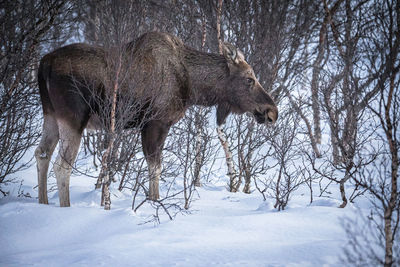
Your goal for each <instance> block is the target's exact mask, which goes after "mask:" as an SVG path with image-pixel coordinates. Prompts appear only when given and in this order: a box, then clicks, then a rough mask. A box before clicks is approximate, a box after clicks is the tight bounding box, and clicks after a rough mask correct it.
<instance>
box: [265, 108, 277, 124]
mask: <svg viewBox="0 0 400 267" xmlns="http://www.w3.org/2000/svg"><path fill="white" fill-rule="evenodd" d="M277 115H278V114H277V113H276V112H274V111H272V110H268V111H267V119H268V121H269V122H275V121H276V119H277V117H278V116H277Z"/></svg>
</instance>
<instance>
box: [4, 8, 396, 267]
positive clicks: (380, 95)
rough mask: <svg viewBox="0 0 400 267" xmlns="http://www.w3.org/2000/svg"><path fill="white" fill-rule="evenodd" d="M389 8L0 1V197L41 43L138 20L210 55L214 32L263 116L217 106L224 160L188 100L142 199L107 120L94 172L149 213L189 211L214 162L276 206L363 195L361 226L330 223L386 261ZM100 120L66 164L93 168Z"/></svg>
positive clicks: (124, 32) (391, 206)
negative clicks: (152, 197) (261, 120)
mask: <svg viewBox="0 0 400 267" xmlns="http://www.w3.org/2000/svg"><path fill="white" fill-rule="evenodd" d="M399 11H400V2H399V1H396V0H362V1H353V0H332V1H328V0H323V1H310V0H298V1H295V0H292V1H267V0H266V1H260V0H243V1H222V0H194V1H177V0H168V1H157V0H154V1H151V0H143V1H122V0H121V1H119V0H115V1H106V0H104V1H49V0H46V1H35V0H25V1H22V0H15V1H0V25H1V27H0V49H1V50H0V82H1V83H0V195H2V196H4V197H5V196H10V194H12V193H10V189H9V188H12V187H15V186H16V185H17V186H20V187H19V188H21V186H22V185H23V179H22V178H21V177H20V176H19V175H18V174H19V173H20V172H21V171H23V170H25V169H27V168H30V167H31V166H32V164H33V162H32V160H30V158H31V155H32V149H34V148H35V146H36V145H37V142H38V139H39V138H40V130H41V121H42V114H41V106H40V99H39V94H38V88H37V82H36V72H37V67H38V62H39V60H40V58H41V57H42V56H43V55H44V54H46V53H48V52H50V51H52V50H53V49H55V48H58V47H60V46H62V45H65V44H68V43H73V42H85V43H90V44H93V45H99V46H103V47H105V48H111V47H114V48H115V47H120V46H121V45H123V44H125V43H127V42H129V41H132V40H135V39H136V38H138V37H139V36H140V35H141V34H143V33H145V32H148V31H162V32H168V33H172V34H175V35H177V36H178V37H180V38H181V39H182V40H183V41H184V43H186V44H187V45H189V46H192V47H195V48H196V49H198V50H203V51H207V52H210V53H218V44H219V42H221V41H227V42H230V43H232V44H234V45H235V46H236V47H237V48H239V49H240V50H241V51H243V53H244V55H245V57H246V59H247V61H248V62H249V63H250V65H252V66H253V68H254V72H255V73H256V75H257V77H258V79H259V81H260V83H261V84H262V85H263V87H264V88H265V89H266V90H267V91H268V92H270V93H271V94H272V95H273V97H274V99H275V100H276V102H277V103H278V106H279V111H280V115H279V116H280V117H279V119H278V122H277V123H276V125H275V126H274V127H269V128H268V127H265V126H262V125H258V124H256V123H255V121H254V119H253V118H252V117H251V116H249V115H247V114H245V115H242V116H237V115H234V116H231V117H230V118H229V120H228V121H227V123H226V124H225V125H224V126H223V127H222V128H221V129H220V130H222V132H223V136H224V137H223V138H226V142H227V145H228V148H229V151H228V152H230V153H231V154H232V155H231V160H232V165H231V166H230V167H229V171H228V169H227V170H225V168H226V167H225V162H226V161H227V159H226V157H225V156H226V155H228V154H229V153H228V154H226V153H224V150H223V149H222V147H221V144H220V142H219V141H218V134H217V131H216V129H215V128H216V125H215V122H214V121H215V114H214V113H215V111H214V110H213V109H210V108H202V107H195V108H192V109H190V110H189V111H188V112H187V114H186V116H185V118H184V119H183V120H181V121H180V122H179V123H178V124H177V125H175V126H174V127H173V129H172V130H171V132H170V135H169V137H168V140H167V143H166V145H165V149H164V163H163V174H162V176H163V188H164V190H163V198H162V199H161V200H160V201H159V202H154V203H150V204H149V203H148V202H147V200H146V197H145V195H146V190H147V188H146V186H147V183H146V177H147V173H146V172H147V169H146V163H145V161H144V159H143V155H142V153H141V148H140V138H139V131H138V130H137V129H133V130H130V131H129V132H127V131H122V128H123V127H121V126H118V125H117V127H116V129H114V130H113V132H112V135H111V138H114V139H115V140H114V142H115V145H114V148H113V150H112V151H109V153H108V155H107V161H108V164H107V170H102V171H106V172H107V173H109V174H110V176H111V178H112V180H113V181H114V182H115V183H114V184H115V185H116V186H115V188H114V190H129V191H132V196H133V197H132V199H133V200H132V209H133V210H135V211H137V210H138V209H139V208H140V207H141V206H142V205H144V203H147V204H149V205H151V206H152V207H153V208H154V217H152V219H151V220H153V221H159V220H160V219H159V216H160V214H166V215H167V217H169V218H171V219H172V218H174V217H175V215H176V214H178V213H182V212H183V213H185V212H187V211H190V208H191V200H192V199H193V198H194V197H195V196H196V188H197V187H200V186H202V185H204V184H205V185H206V184H208V183H212V181H213V177H215V176H216V173H217V171H218V170H220V169H221V168H222V169H223V170H224V172H225V173H227V175H226V176H225V179H226V189H227V190H228V191H230V192H237V191H243V192H245V193H248V194H261V196H262V198H263V199H264V200H273V204H274V208H275V209H276V210H278V211H280V210H284V209H285V208H286V207H287V206H288V203H289V202H290V201H291V197H292V195H293V193H294V192H295V191H296V190H298V189H299V188H308V192H307V195H308V197H309V202H310V203H312V202H313V200H314V198H315V197H328V198H329V197H330V195H331V194H332V193H331V191H332V190H338V191H339V192H340V198H341V202H340V203H339V204H340V205H338V206H339V207H340V208H347V206H348V205H349V203H353V202H357V200H358V199H361V198H362V199H368V201H369V202H370V204H371V205H370V208H369V212H368V214H364V215H362V216H361V218H363V219H362V222H363V223H362V224H361V225H360V224H356V223H355V222H352V221H347V222H344V223H343V224H344V225H343V227H344V228H345V230H346V233H347V235H348V240H349V241H348V246H347V249H346V250H345V251H346V252H345V257H344V258H345V261H346V262H347V263H351V264H354V265H362V264H368V265H375V264H381V265H385V266H391V265H393V264H394V265H399V264H400V262H399V252H400V250H399V241H400V238H399V236H398V233H397V230H398V224H399V219H400V213H399V207H400V202H399V200H400V195H399V187H398V184H397V183H398V177H399V172H398V168H399V156H400V153H399V150H400V131H399V129H400V128H399V123H400V92H399V83H400V56H399V52H400V47H399V46H400V32H399V26H400V16H399ZM107 129H108V128H107V127H105V130H103V131H98V132H85V137H84V139H83V142H82V149H81V150H82V151H81V153H80V156H79V157H80V158H79V160H78V161H77V163H76V166H75V168H74V172H75V173H77V174H85V175H86V176H89V177H92V178H94V179H97V177H98V176H99V175H98V172H99V170H100V169H101V168H102V164H101V162H102V159H103V157H104V151H105V148H106V147H107V145H108V144H109V142H110V132H109V130H107ZM220 137H221V135H220ZM225 152H226V151H225ZM228 156H229V155H228ZM229 158H230V157H228V160H229ZM177 177H179V179H178V178H177ZM177 182H179V184H180V185H182V184H181V182H183V186H177V184H178V183H177ZM50 190H53V191H54V188H53V189H50ZM14 194H15V195H18V196H21V197H36V196H34V195H31V194H29V193H26V192H24V191H23V190H18V193H15V192H14ZM365 231H372V232H374V233H375V234H373V235H371V234H369V235H368V234H365ZM371 238H372V239H373V240H372V239H371ZM371 240H372V241H371ZM370 242H373V243H374V244H375V245H374V246H367V245H365V244H367V243H370ZM363 244H364V245H363Z"/></svg>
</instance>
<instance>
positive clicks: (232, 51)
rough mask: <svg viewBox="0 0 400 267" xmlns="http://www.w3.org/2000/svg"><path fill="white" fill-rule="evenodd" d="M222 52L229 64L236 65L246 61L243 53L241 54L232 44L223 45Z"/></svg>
mask: <svg viewBox="0 0 400 267" xmlns="http://www.w3.org/2000/svg"><path fill="white" fill-rule="evenodd" d="M222 50H223V53H224V57H225V58H226V60H228V62H232V63H235V64H239V62H240V61H244V56H243V54H242V52H240V51H239V50H238V49H237V48H236V47H234V46H233V45H232V44H230V43H226V42H225V43H223V44H222Z"/></svg>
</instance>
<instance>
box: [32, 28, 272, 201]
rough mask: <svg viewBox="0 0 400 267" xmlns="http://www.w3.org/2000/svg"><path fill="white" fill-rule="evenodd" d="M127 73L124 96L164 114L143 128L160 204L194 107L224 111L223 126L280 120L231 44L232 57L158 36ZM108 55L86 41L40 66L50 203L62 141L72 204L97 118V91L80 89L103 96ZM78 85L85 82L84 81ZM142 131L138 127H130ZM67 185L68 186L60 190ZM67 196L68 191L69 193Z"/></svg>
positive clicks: (134, 48)
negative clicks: (76, 167)
mask: <svg viewBox="0 0 400 267" xmlns="http://www.w3.org/2000/svg"><path fill="white" fill-rule="evenodd" d="M127 47H128V49H127V52H126V57H125V60H126V62H127V63H128V64H124V70H123V71H125V72H126V73H129V81H130V83H129V84H135V86H134V88H132V86H126V87H122V90H121V92H120V94H121V95H122V97H123V94H124V92H126V93H128V92H129V93H133V94H134V95H135V98H136V99H152V101H153V105H152V110H151V112H152V113H154V114H162V116H161V117H160V116H155V117H154V118H153V119H151V120H150V121H147V122H146V123H145V125H144V127H143V129H142V143H143V150H144V153H145V156H146V159H147V161H148V165H149V168H150V173H151V174H152V176H154V177H151V179H150V190H149V191H150V193H149V196H150V198H151V199H157V198H158V197H159V195H158V179H159V177H158V176H159V172H157V171H156V169H159V168H160V166H161V160H160V158H161V150H162V147H163V144H164V141H165V138H166V136H167V133H168V131H169V128H170V127H171V125H173V124H174V123H176V122H177V121H178V120H179V119H181V118H182V117H183V116H184V114H185V111H186V109H187V108H188V107H190V106H191V105H203V106H217V123H218V124H219V125H220V124H222V123H223V122H224V121H225V118H226V117H227V116H228V115H229V114H230V113H238V114H242V113H244V112H252V113H253V114H254V115H255V118H256V120H257V122H259V123H264V122H266V121H271V122H274V121H275V120H276V119H277V117H278V110H277V107H276V105H275V103H274V101H273V100H272V98H271V97H270V96H269V95H268V94H267V93H266V92H265V90H264V89H263V88H262V86H261V85H260V84H259V82H258V81H257V79H256V77H255V75H254V72H253V70H252V68H251V67H250V66H249V65H248V63H247V62H246V61H245V60H244V57H243V55H242V54H241V52H240V51H238V50H236V48H234V47H233V46H232V45H230V44H225V45H224V55H223V56H222V55H217V54H209V53H204V52H200V51H197V50H194V49H192V48H190V47H187V46H185V45H184V44H183V43H182V41H181V40H180V39H179V38H177V37H175V36H172V35H169V34H166V33H158V32H150V33H147V34H144V35H142V36H141V37H140V38H139V39H138V40H136V41H135V42H134V43H131V44H128V45H127ZM107 53H108V52H107V51H104V50H103V49H102V48H99V47H93V46H89V45H86V44H72V45H69V46H65V47H62V48H59V49H57V50H55V51H54V52H52V53H49V54H47V55H46V56H44V57H43V59H42V60H41V62H40V67H39V74H38V80H39V90H40V96H41V100H42V105H43V113H44V126H43V137H42V141H41V143H40V145H39V147H38V148H37V150H36V158H37V161H38V177H39V178H38V179H39V202H40V203H47V193H46V192H45V190H46V184H47V169H48V160H49V158H50V157H51V154H52V152H53V150H54V147H55V144H56V143H57V141H58V139H61V142H64V143H65V145H63V146H61V147H60V153H59V159H58V160H57V162H56V163H55V164H58V165H59V166H60V167H59V168H58V169H57V171H56V177H57V181H58V185H59V191H60V205H61V206H69V192H68V184H69V175H70V171H71V170H70V167H68V165H69V166H70V165H71V164H72V163H73V162H74V160H75V156H76V153H77V149H78V147H79V141H78V139H79V140H80V137H81V134H82V131H83V130H84V129H85V127H87V124H88V121H89V120H90V118H91V117H92V116H93V115H94V114H95V113H96V110H95V109H93V108H92V107H90V106H89V104H88V103H90V94H91V93H92V92H90V91H89V90H88V89H87V87H85V86H83V85H82V86H79V84H87V83H88V82H90V84H91V87H92V88H95V90H97V91H96V92H98V94H105V92H106V90H105V86H106V85H105V84H104V83H102V81H103V80H104V77H105V76H107V75H109V73H107V69H108V68H107V67H108V66H107V56H108V54H107ZM77 81H78V83H77ZM128 126H129V127H134V126H135V125H134V124H132V125H128ZM60 187H61V188H60ZM61 191H63V192H61Z"/></svg>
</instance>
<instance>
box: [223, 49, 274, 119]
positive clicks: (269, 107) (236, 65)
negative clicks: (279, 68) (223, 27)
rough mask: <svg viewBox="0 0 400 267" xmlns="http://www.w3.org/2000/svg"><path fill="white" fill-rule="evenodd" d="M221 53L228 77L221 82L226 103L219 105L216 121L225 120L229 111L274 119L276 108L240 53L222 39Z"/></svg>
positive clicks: (258, 117)
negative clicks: (227, 69)
mask: <svg viewBox="0 0 400 267" xmlns="http://www.w3.org/2000/svg"><path fill="white" fill-rule="evenodd" d="M223 55H224V57H225V59H226V61H227V64H228V68H229V78H228V79H226V81H225V84H224V85H223V86H224V87H225V90H226V91H227V96H228V97H227V98H226V100H227V101H226V102H225V103H223V104H219V105H218V108H217V124H218V125H220V124H222V123H224V121H225V119H226V117H227V116H228V115H229V113H231V112H233V113H237V114H243V113H245V112H250V113H252V114H253V115H254V118H255V119H256V121H257V123H260V124H263V123H274V122H275V121H276V120H277V119H278V108H277V106H276V104H275V102H274V100H273V99H272V97H271V96H270V95H269V94H268V93H267V92H266V91H265V89H264V88H263V87H262V86H261V84H260V83H259V81H258V79H257V77H256V76H255V74H254V71H253V68H252V67H251V66H250V65H249V64H248V63H247V62H246V60H245V59H244V55H243V53H242V52H241V51H239V50H238V49H236V48H235V47H234V46H233V45H231V44H230V43H224V44H223Z"/></svg>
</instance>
